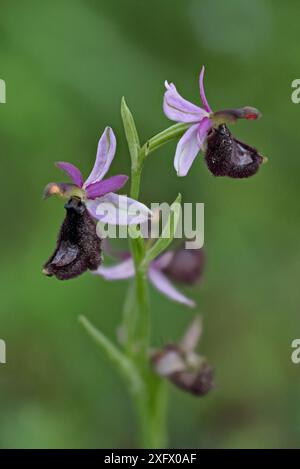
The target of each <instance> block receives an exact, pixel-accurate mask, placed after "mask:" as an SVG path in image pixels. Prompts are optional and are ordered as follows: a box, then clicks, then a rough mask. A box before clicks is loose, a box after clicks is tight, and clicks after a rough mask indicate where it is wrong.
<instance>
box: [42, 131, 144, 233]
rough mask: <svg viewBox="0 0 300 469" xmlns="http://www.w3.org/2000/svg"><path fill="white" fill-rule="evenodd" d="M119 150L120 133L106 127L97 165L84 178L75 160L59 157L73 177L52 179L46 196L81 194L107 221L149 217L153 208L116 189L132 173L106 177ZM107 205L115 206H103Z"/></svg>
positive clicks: (94, 213) (127, 221)
mask: <svg viewBox="0 0 300 469" xmlns="http://www.w3.org/2000/svg"><path fill="white" fill-rule="evenodd" d="M115 153H116V137H115V134H114V132H113V130H112V129H111V128H110V127H106V128H105V130H104V132H103V134H102V136H101V138H100V140H99V143H98V149H97V154H96V161H95V164H94V167H93V169H92V171H91V173H90V175H89V177H88V178H87V179H86V181H84V180H83V177H82V175H81V172H80V170H79V169H78V168H77V167H76V166H74V165H73V164H71V163H67V162H65V161H59V162H57V163H56V166H57V167H58V168H60V169H62V170H63V171H64V172H65V173H66V174H67V175H68V176H69V177H70V178H71V180H72V184H68V183H50V184H48V185H47V186H46V188H45V190H44V196H45V197H49V196H51V195H55V194H57V195H60V196H62V197H65V198H70V197H78V198H79V199H80V200H82V201H83V202H84V203H85V205H86V207H87V209H88V211H89V212H90V214H91V215H92V216H93V217H94V218H96V219H97V220H100V221H103V222H105V223H111V224H119V225H127V224H132V223H140V222H143V221H145V220H147V219H148V218H149V216H150V214H151V211H150V210H149V209H148V208H147V207H146V206H145V205H144V204H142V203H140V202H137V201H136V200H134V199H131V198H129V197H127V196H125V195H117V194H115V193H114V192H115V191H118V190H120V189H121V188H122V187H123V186H124V185H125V184H126V182H127V180H128V176H126V175H124V174H118V175H116V176H111V177H109V178H107V179H103V178H104V176H105V175H106V173H107V171H108V170H109V168H110V165H111V163H112V161H113V159H114V156H115ZM103 206H106V207H112V209H113V210H110V211H108V213H107V210H103V209H102V208H103ZM137 213H138V215H137Z"/></svg>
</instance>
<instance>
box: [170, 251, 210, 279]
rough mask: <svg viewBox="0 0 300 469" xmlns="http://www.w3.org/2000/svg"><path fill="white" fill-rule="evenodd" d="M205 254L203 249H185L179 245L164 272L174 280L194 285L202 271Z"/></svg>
mask: <svg viewBox="0 0 300 469" xmlns="http://www.w3.org/2000/svg"><path fill="white" fill-rule="evenodd" d="M204 263H205V256H204V251H203V249H185V247H184V246H180V247H179V248H178V249H177V250H176V251H175V253H174V257H173V259H172V260H171V262H170V263H169V264H168V266H167V267H166V268H165V269H164V270H163V271H164V273H165V274H166V275H167V276H168V277H169V278H170V279H171V280H174V281H175V282H179V283H183V284H186V285H194V284H195V283H197V282H199V281H200V279H201V276H202V273H203V269H204Z"/></svg>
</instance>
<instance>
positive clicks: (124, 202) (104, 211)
mask: <svg viewBox="0 0 300 469" xmlns="http://www.w3.org/2000/svg"><path fill="white" fill-rule="evenodd" d="M86 206H87V208H88V210H89V212H90V213H91V215H92V216H93V217H94V218H97V219H98V220H100V221H101V222H102V223H108V224H109V225H137V224H139V223H143V222H145V221H146V220H148V219H149V218H150V217H151V216H152V212H151V210H149V209H148V208H147V207H146V205H144V204H142V203H141V202H138V201H137V200H134V199H131V198H130V197H127V196H126V195H118V194H114V193H113V192H110V193H109V194H106V195H104V196H103V197H98V198H96V199H94V200H88V201H87V203H86Z"/></svg>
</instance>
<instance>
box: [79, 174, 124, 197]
mask: <svg viewBox="0 0 300 469" xmlns="http://www.w3.org/2000/svg"><path fill="white" fill-rule="evenodd" d="M127 181H128V176H125V175H124V174H118V175H117V176H112V177H110V178H108V179H104V180H102V181H99V182H95V183H94V184H90V185H89V186H87V187H86V194H87V197H88V199H95V198H96V197H102V196H103V195H105V194H108V193H109V192H114V191H118V190H119V189H121V188H122V187H123V186H124V185H125V184H126V182H127Z"/></svg>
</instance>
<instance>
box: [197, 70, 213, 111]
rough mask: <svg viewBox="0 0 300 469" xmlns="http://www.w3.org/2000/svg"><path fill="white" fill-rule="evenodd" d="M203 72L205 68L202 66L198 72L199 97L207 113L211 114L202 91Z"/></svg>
mask: <svg viewBox="0 0 300 469" xmlns="http://www.w3.org/2000/svg"><path fill="white" fill-rule="evenodd" d="M204 72H205V67H204V66H203V67H202V69H201V72H200V77H199V86H200V96H201V101H202V103H203V106H204V108H205V110H206V111H207V112H209V113H210V112H212V110H211V107H210V105H209V104H208V101H207V99H206V96H205V91H204Z"/></svg>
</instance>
